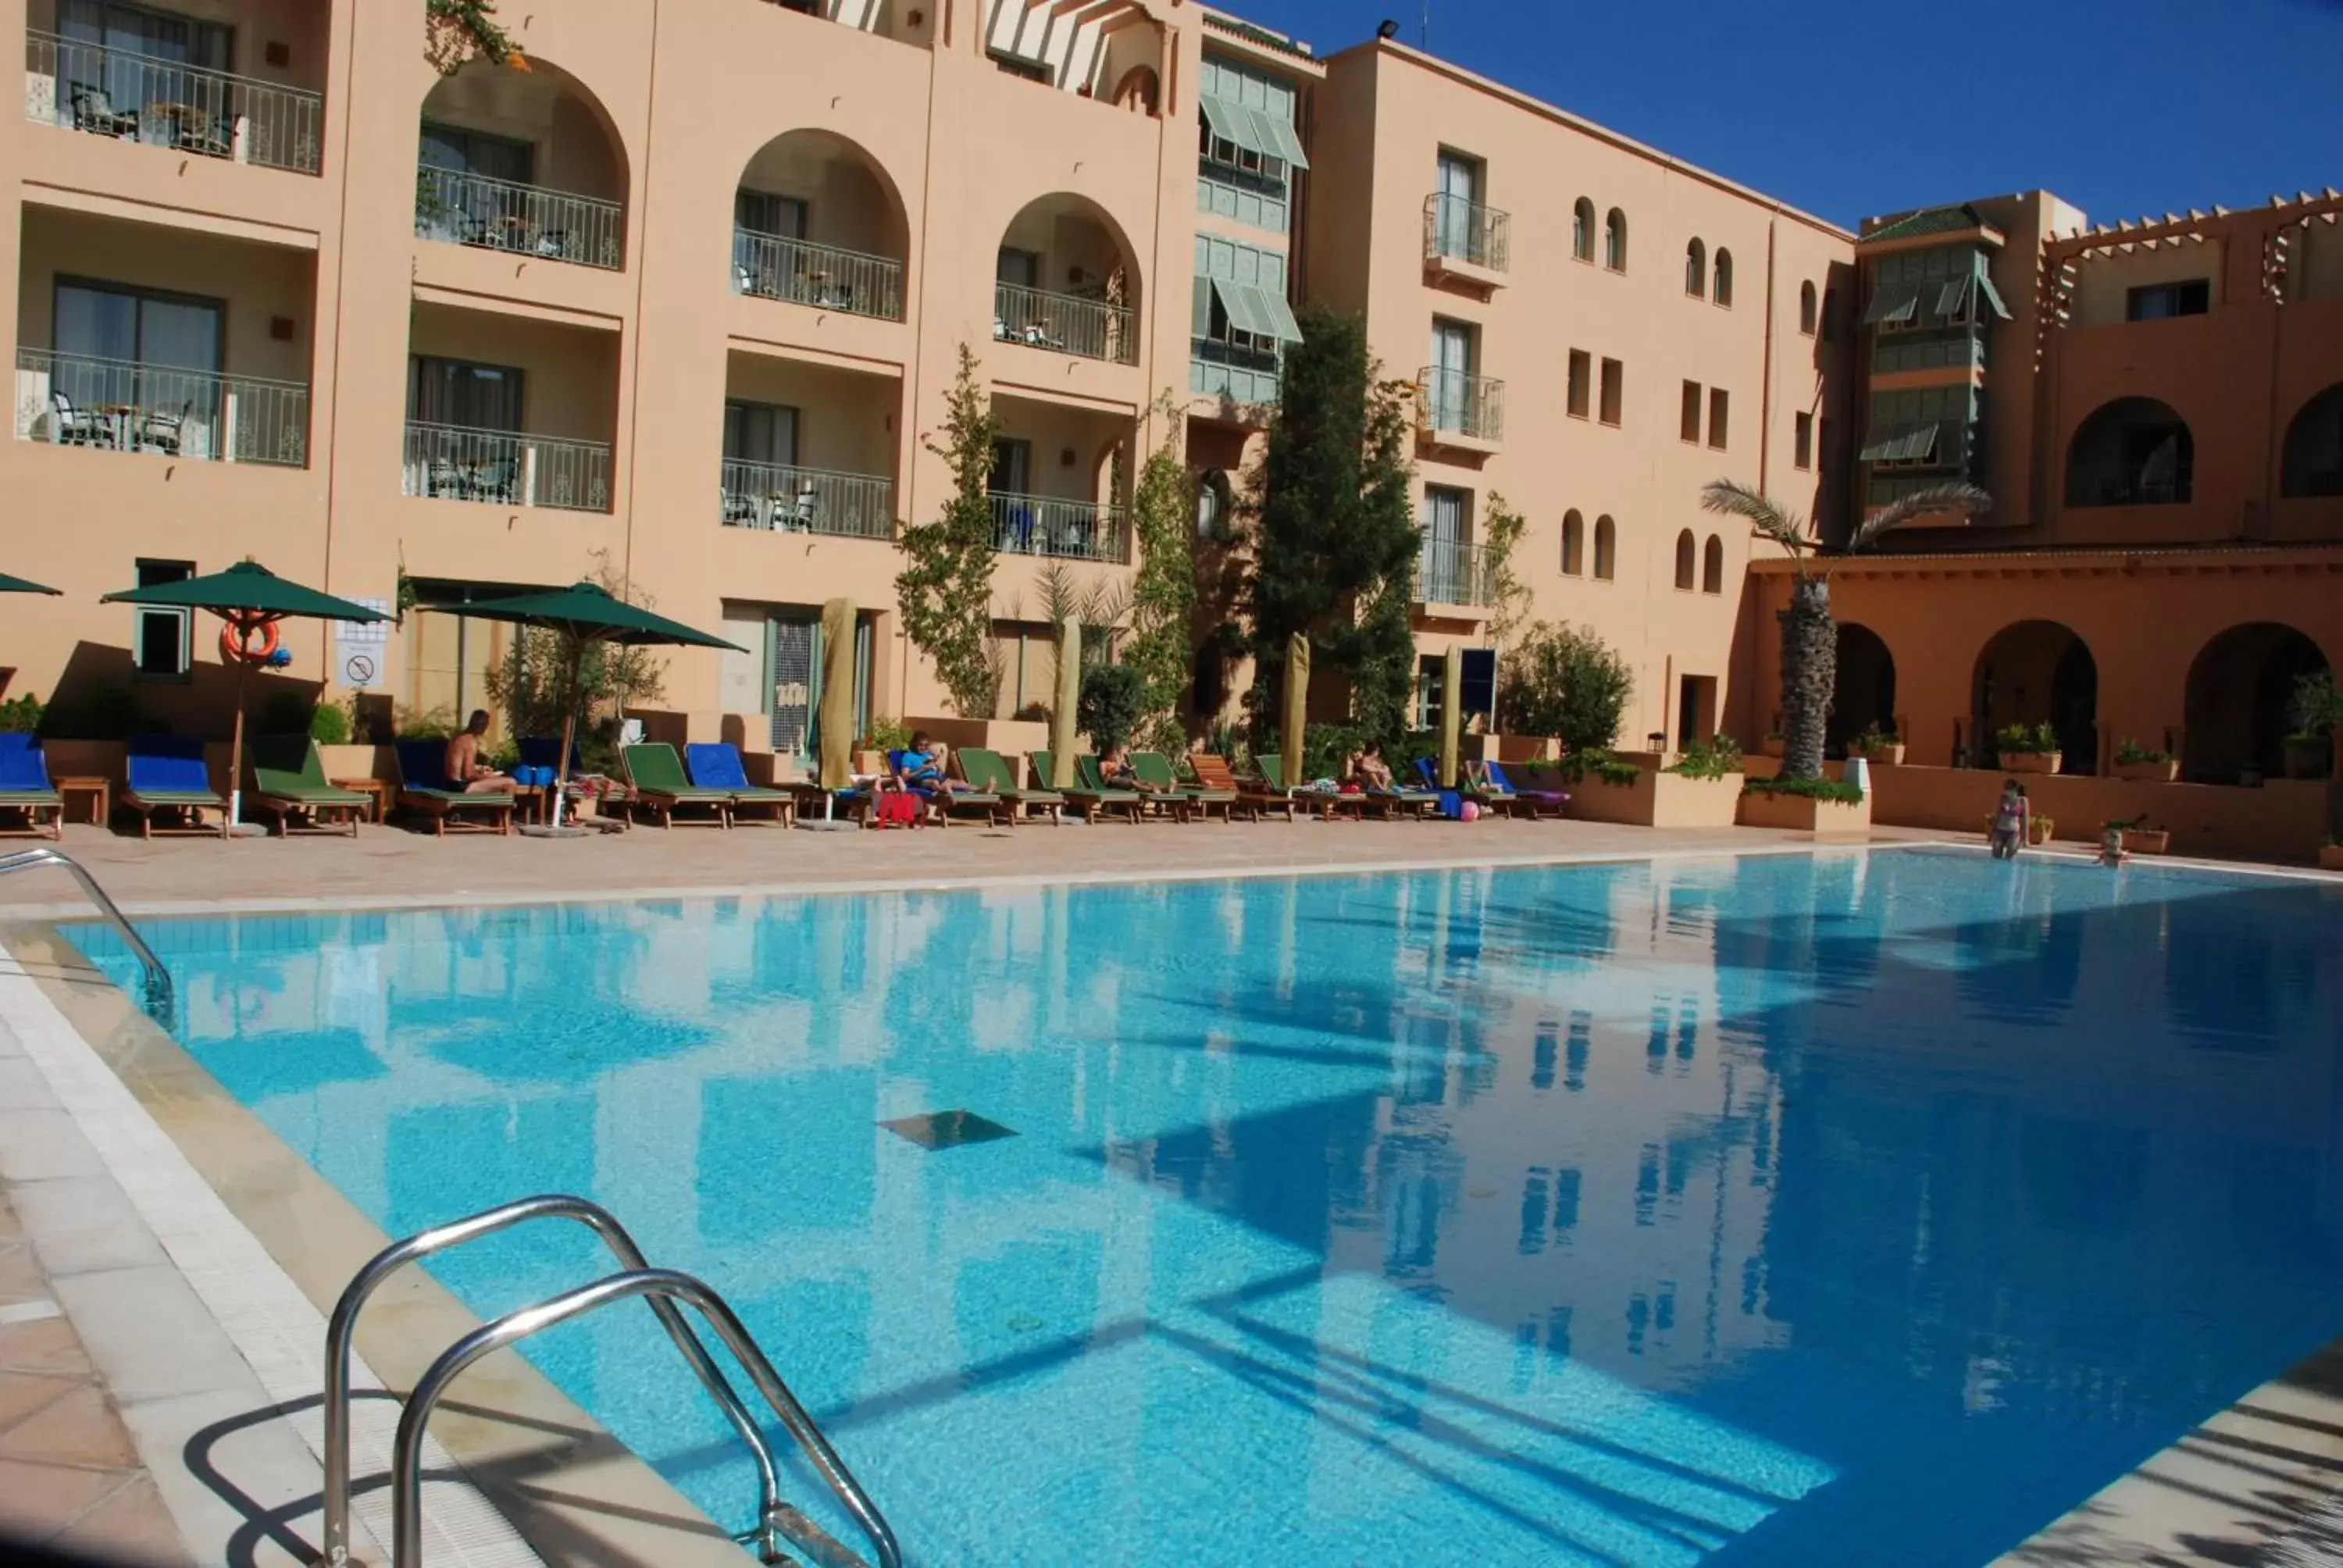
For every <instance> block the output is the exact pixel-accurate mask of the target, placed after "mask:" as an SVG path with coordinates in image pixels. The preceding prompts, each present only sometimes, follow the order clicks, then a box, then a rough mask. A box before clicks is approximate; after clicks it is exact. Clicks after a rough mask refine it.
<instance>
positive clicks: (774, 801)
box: [683, 740, 799, 828]
mask: <svg viewBox="0 0 2343 1568" xmlns="http://www.w3.org/2000/svg"><path fill="white" fill-rule="evenodd" d="M683 760H684V763H685V765H686V766H687V767H689V769H691V781H692V783H694V784H696V785H698V786H699V788H700V789H725V790H729V791H730V792H731V796H732V819H733V820H734V821H735V822H738V821H739V819H740V813H741V811H742V809H749V810H757V809H764V810H767V811H769V812H771V813H772V816H771V820H772V821H774V822H775V823H778V824H779V826H781V827H784V828H786V827H788V826H789V825H790V824H791V823H793V822H795V821H796V820H797V815H798V795H799V791H798V790H795V789H773V788H770V787H769V786H766V785H763V784H751V783H749V769H748V767H747V765H746V764H744V763H743V762H742V761H741V760H740V749H739V747H737V746H735V745H733V744H732V743H731V742H730V741H729V740H712V741H699V742H695V743H694V744H692V745H689V746H686V747H685V748H684V749H683Z"/></svg>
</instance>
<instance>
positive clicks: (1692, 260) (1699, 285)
mask: <svg viewBox="0 0 2343 1568" xmlns="http://www.w3.org/2000/svg"><path fill="white" fill-rule="evenodd" d="M1684 292H1685V293H1686V294H1689V295H1691V296H1692V297H1694V299H1698V298H1700V297H1703V296H1704V295H1705V294H1707V293H1708V246H1704V245H1703V244H1701V243H1700V241H1698V240H1694V241H1693V242H1692V243H1691V244H1690V245H1688V246H1684Z"/></svg>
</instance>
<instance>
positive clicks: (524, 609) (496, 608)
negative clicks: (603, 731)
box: [422, 582, 749, 828]
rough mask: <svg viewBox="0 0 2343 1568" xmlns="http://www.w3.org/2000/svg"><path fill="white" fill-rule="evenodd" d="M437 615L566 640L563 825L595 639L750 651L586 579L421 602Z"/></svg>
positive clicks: (559, 771)
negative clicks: (507, 593)
mask: <svg viewBox="0 0 2343 1568" xmlns="http://www.w3.org/2000/svg"><path fill="white" fill-rule="evenodd" d="M422 608H425V609H428V610H436V611H437V612H438V613H439V614H441V615H460V616H465V617H468V618H471V619H473V620H500V621H504V622H506V623H508V624H509V625H513V626H528V627H537V628H541V629H543V630H546V631H550V632H556V633H558V634H559V636H560V637H561V638H562V640H563V642H564V643H565V644H566V645H567V648H568V659H567V661H566V662H567V663H568V669H567V670H566V671H565V672H564V679H563V682H562V684H563V686H564V687H565V688H566V689H567V691H568V699H567V700H565V701H564V702H563V703H562V705H561V753H560V758H559V759H558V761H557V762H556V764H555V773H554V779H553V825H554V826H555V827H557V828H558V827H559V826H560V825H561V799H562V795H563V793H564V791H565V789H566V788H567V786H568V783H569V749H570V748H571V747H572V746H573V745H575V744H576V743H577V739H578V700H579V698H580V696H581V694H582V691H583V688H584V685H585V679H586V650H587V648H589V647H591V646H592V645H594V644H595V643H598V642H605V643H614V644H618V645H621V646H624V647H628V648H729V649H731V650H732V651H733V652H734V653H746V652H748V651H749V650H748V649H747V648H742V647H740V646H739V644H738V643H730V642H727V641H725V640H724V639H723V638H720V637H710V636H709V635H708V633H706V632H704V631H695V630H693V629H692V628H690V627H688V626H686V625H684V624H683V623H682V622H681V621H677V620H669V619H668V618H667V617H665V616H663V615H655V614H653V613H652V612H651V611H649V610H648V609H645V608H643V607H642V606H640V605H637V604H628V602H627V601H626V600H625V599H622V598H616V597H614V596H613V595H611V594H610V593H609V592H608V590H607V589H605V588H598V587H596V586H595V585H594V584H592V583H589V582H577V583H572V584H570V585H569V586H568V588H548V589H547V590H545V591H544V592H542V593H525V594H516V595H514V596H513V597H511V598H488V599H472V600H469V601H467V602H463V603H458V604H430V605H425V606H423V607H422Z"/></svg>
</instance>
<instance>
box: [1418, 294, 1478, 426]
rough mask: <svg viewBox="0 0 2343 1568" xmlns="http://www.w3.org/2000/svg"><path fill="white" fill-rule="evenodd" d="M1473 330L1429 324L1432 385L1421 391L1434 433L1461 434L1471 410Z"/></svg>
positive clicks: (1448, 323) (1436, 321) (1454, 323)
mask: <svg viewBox="0 0 2343 1568" xmlns="http://www.w3.org/2000/svg"><path fill="white" fill-rule="evenodd" d="M1472 386H1473V329H1472V328H1471V327H1467V326H1465V325H1464V324H1463V322H1461V321H1442V320H1439V319H1438V318H1436V317H1435V318H1434V319H1433V323H1432V385H1431V386H1430V387H1427V388H1425V390H1426V392H1427V394H1428V395H1429V397H1430V398H1431V401H1432V427H1433V429H1435V430H1464V429H1466V428H1468V427H1467V425H1466V423H1465V416H1466V415H1467V414H1469V413H1470V412H1471V411H1472V410H1471V409H1470V407H1468V406H1467V405H1468V403H1469V402H1470V397H1471V391H1472Z"/></svg>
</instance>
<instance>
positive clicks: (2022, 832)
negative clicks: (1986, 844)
mask: <svg viewBox="0 0 2343 1568" xmlns="http://www.w3.org/2000/svg"><path fill="white" fill-rule="evenodd" d="M2033 819H2034V808H2033V804H2032V803H2031V802H2030V801H2028V800H2027V799H2026V786H2025V785H2023V784H2020V783H2019V782H2018V781H2017V780H2016V779H2003V780H2002V785H2001V803H2000V804H1999V805H1997V806H1996V807H1995V808H1994V810H1993V833H1992V836H1991V839H1990V842H1991V843H1992V845H1993V858H1994V859H1996V860H2015V859H2017V851H2018V850H2020V849H2024V848H2025V847H2026V829H2028V828H2029V827H2031V826H2032V825H2033Z"/></svg>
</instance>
